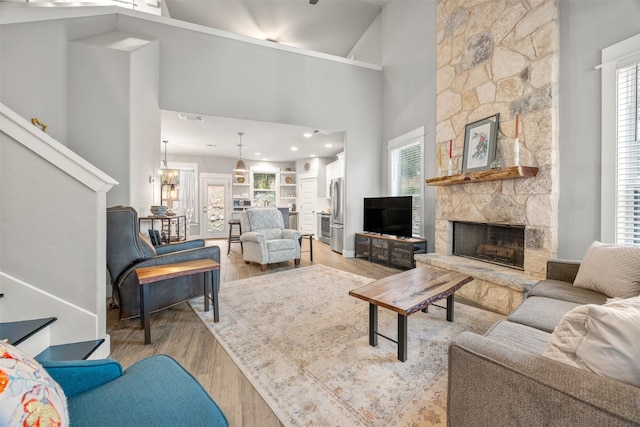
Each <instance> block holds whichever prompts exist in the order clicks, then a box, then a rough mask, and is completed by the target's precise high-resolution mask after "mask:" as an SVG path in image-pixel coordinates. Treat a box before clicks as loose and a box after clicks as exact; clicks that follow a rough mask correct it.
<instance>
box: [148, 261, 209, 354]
mask: <svg viewBox="0 0 640 427" xmlns="http://www.w3.org/2000/svg"><path fill="white" fill-rule="evenodd" d="M198 273H204V290H203V291H204V311H209V299H211V302H212V303H213V321H214V322H218V321H219V320H220V314H219V309H218V290H219V289H220V264H218V263H217V262H215V261H213V260H211V259H209V258H206V259H196V260H192V261H185V262H177V263H174V264H165V265H154V266H151V267H142V268H136V275H137V276H138V283H140V326H141V327H142V329H144V343H145V344H150V343H151V318H150V314H149V304H145V301H146V300H147V299H148V296H149V295H148V294H149V284H151V283H155V282H159V281H161V280H166V279H172V278H174V277H180V276H188V275H191V274H198ZM212 273H213V274H212ZM212 276H213V277H212ZM209 284H211V297H209V289H208V287H209V286H208V285H209Z"/></svg>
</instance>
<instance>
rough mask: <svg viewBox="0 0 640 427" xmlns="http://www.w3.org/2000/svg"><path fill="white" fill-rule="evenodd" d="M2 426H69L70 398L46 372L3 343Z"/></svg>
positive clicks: (0, 346)
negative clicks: (68, 408) (68, 406)
mask: <svg viewBox="0 0 640 427" xmlns="http://www.w3.org/2000/svg"><path fill="white" fill-rule="evenodd" d="M0 425H1V426H26V427H29V426H41V427H54V426H55V427H64V426H68V425H69V414H68V412H67V398H66V397H65V395H64V392H63V391H62V389H61V388H60V386H59V385H58V384H57V383H56V382H55V381H54V380H53V379H52V378H51V377H50V376H49V374H48V373H47V371H45V369H44V368H43V367H42V366H40V364H39V363H38V362H36V361H35V360H34V359H32V358H31V357H28V356H25V355H24V354H23V353H22V352H21V351H20V350H18V349H17V348H15V347H14V346H12V345H10V344H8V343H6V342H4V341H0Z"/></svg>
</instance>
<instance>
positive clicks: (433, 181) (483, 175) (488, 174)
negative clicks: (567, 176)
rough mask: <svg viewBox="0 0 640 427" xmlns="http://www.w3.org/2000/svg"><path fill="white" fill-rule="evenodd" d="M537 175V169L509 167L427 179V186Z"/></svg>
mask: <svg viewBox="0 0 640 427" xmlns="http://www.w3.org/2000/svg"><path fill="white" fill-rule="evenodd" d="M537 175H538V168H537V167H533V166H510V167H508V168H502V169H489V170H486V171H480V172H469V173H461V174H458V175H450V176H438V177H436V178H429V179H427V180H426V181H427V185H438V186H443V185H456V184H466V183H469V182H486V181H498V180H501V179H511V178H528V177H534V176H537Z"/></svg>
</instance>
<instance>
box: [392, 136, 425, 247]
mask: <svg viewBox="0 0 640 427" xmlns="http://www.w3.org/2000/svg"><path fill="white" fill-rule="evenodd" d="M389 174H390V190H391V195H392V196H413V203H412V205H413V209H412V210H413V215H412V233H413V235H414V236H420V235H421V234H422V232H421V230H422V226H421V221H420V218H421V215H420V210H421V192H420V190H421V188H422V185H421V184H422V139H421V138H420V139H418V140H413V141H411V142H407V143H404V144H402V145H397V146H393V147H391V148H390V149H389Z"/></svg>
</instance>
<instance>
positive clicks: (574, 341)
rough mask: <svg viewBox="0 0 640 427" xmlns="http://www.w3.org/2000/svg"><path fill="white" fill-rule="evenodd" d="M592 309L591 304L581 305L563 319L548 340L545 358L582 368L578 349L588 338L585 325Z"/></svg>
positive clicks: (544, 353)
mask: <svg viewBox="0 0 640 427" xmlns="http://www.w3.org/2000/svg"><path fill="white" fill-rule="evenodd" d="M590 307H591V304H585V305H580V306H578V307H576V308H574V309H573V310H571V311H569V312H568V313H567V314H565V315H564V316H563V317H562V319H561V320H560V323H558V325H557V326H556V327H555V328H554V329H553V333H552V334H551V336H550V337H549V339H548V340H547V345H546V347H545V350H544V352H543V353H542V355H543V356H545V357H548V358H550V359H553V360H556V361H558V362H561V363H566V364H567V365H571V366H573V367H574V368H579V367H580V366H579V365H578V363H577V362H576V349H577V348H578V346H579V345H580V344H581V343H582V340H584V337H585V336H587V329H586V327H585V324H586V320H587V317H588V316H589V308H590Z"/></svg>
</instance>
